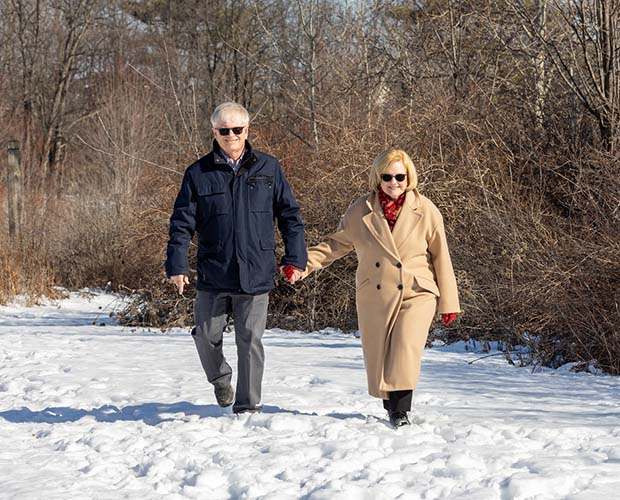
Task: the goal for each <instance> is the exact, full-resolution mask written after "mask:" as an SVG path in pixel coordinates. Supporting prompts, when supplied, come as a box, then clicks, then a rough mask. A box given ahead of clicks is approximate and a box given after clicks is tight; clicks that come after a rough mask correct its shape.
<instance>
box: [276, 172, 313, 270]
mask: <svg viewBox="0 0 620 500" xmlns="http://www.w3.org/2000/svg"><path fill="white" fill-rule="evenodd" d="M275 176H276V179H275V186H274V187H275V192H274V215H275V217H276V220H277V223H278V229H279V230H280V234H281V235H282V240H283V241H284V255H283V256H282V260H281V261H280V264H281V265H282V266H286V265H292V266H295V267H296V268H298V269H305V268H306V263H307V260H308V254H307V252H306V239H305V237H304V224H303V221H302V219H301V210H300V209H299V205H298V204H297V200H296V199H295V196H293V192H292V191H291V186H290V185H289V183H288V181H287V180H286V176H285V175H284V172H283V171H282V167H281V166H280V164H278V165H276V172H275Z"/></svg>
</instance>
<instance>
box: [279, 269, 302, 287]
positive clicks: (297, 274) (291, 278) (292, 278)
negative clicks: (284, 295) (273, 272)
mask: <svg viewBox="0 0 620 500" xmlns="http://www.w3.org/2000/svg"><path fill="white" fill-rule="evenodd" d="M280 271H282V274H284V277H285V278H286V281H288V282H289V283H290V284H291V285H292V284H294V283H295V282H296V281H299V280H300V279H301V273H302V270H301V269H298V268H296V267H295V266H293V265H291V264H286V265H285V266H280Z"/></svg>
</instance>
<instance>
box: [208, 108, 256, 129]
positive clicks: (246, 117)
mask: <svg viewBox="0 0 620 500" xmlns="http://www.w3.org/2000/svg"><path fill="white" fill-rule="evenodd" d="M232 116H239V117H241V119H242V120H243V123H240V124H239V125H249V124H250V114H249V113H248V110H247V109H245V108H244V107H243V106H242V105H241V104H237V103H236V102H223V103H222V104H220V105H219V106H218V107H217V108H215V110H214V111H213V113H212V114H211V126H213V127H215V125H216V124H217V123H219V122H220V120H225V119H226V118H231V117H232Z"/></svg>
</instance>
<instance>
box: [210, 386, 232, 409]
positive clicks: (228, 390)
mask: <svg viewBox="0 0 620 500" xmlns="http://www.w3.org/2000/svg"><path fill="white" fill-rule="evenodd" d="M213 390H214V392H215V399H217V404H218V405H220V406H222V407H226V406H230V405H231V404H233V403H234V402H235V390H234V389H233V388H232V385H230V384H218V385H215V386H213Z"/></svg>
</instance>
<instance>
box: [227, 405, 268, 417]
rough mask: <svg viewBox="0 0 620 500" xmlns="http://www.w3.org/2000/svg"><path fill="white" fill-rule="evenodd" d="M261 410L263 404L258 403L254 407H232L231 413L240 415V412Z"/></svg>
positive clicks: (257, 411)
mask: <svg viewBox="0 0 620 500" xmlns="http://www.w3.org/2000/svg"><path fill="white" fill-rule="evenodd" d="M262 411H263V406H262V405H258V406H256V407H255V408H239V409H238V410H234V409H233V413H234V414H235V415H240V414H241V413H260V412H262Z"/></svg>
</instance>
